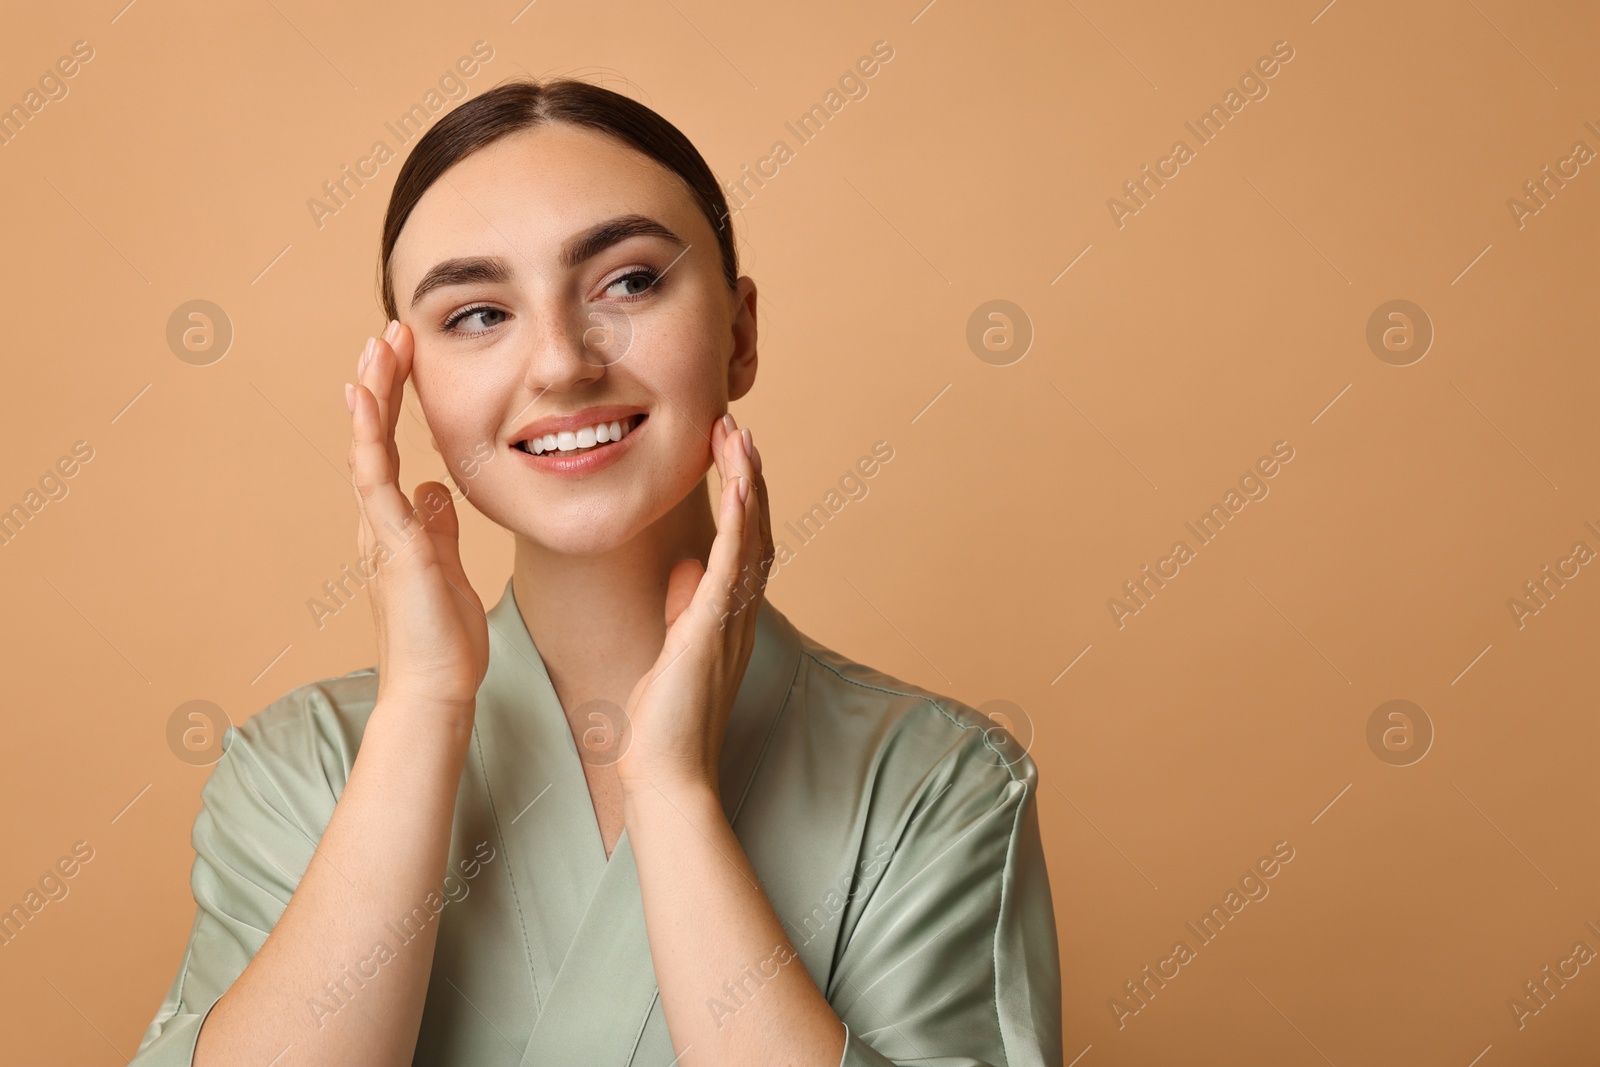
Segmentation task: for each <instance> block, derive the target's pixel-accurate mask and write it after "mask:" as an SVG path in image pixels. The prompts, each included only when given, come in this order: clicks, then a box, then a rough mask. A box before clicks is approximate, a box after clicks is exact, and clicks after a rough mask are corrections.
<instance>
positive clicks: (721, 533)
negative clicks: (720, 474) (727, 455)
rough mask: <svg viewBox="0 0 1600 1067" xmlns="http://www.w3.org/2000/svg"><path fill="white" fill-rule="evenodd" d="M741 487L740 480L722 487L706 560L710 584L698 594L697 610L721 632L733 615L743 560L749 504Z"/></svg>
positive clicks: (728, 482)
mask: <svg viewBox="0 0 1600 1067" xmlns="http://www.w3.org/2000/svg"><path fill="white" fill-rule="evenodd" d="M738 484H739V479H738V478H737V477H729V478H728V479H727V480H726V481H724V482H723V483H722V496H721V498H720V500H719V501H718V505H717V536H716V538H715V539H714V540H713V541H712V542H711V552H710V554H709V556H708V557H707V559H706V575H707V580H705V581H702V582H701V583H700V587H699V589H697V590H696V594H695V595H696V599H698V600H699V601H700V604H699V607H698V610H700V611H703V612H705V613H706V614H707V615H708V616H709V617H711V618H712V619H715V620H717V623H716V625H717V627H718V628H719V629H720V628H721V627H722V626H724V625H725V624H726V622H727V620H728V618H729V617H731V615H732V614H733V604H732V594H733V590H734V586H735V584H736V582H737V579H738V574H739V565H740V562H741V560H742V558H743V556H744V541H745V525H746V524H745V515H746V508H745V505H746V503H747V502H743V501H740V499H739V494H738Z"/></svg>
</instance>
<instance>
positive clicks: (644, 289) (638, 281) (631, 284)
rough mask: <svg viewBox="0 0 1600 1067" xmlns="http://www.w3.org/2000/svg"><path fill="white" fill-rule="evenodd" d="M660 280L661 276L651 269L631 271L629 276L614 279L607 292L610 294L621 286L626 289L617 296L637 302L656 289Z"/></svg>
mask: <svg viewBox="0 0 1600 1067" xmlns="http://www.w3.org/2000/svg"><path fill="white" fill-rule="evenodd" d="M660 280H661V275H659V274H657V273H656V272H655V271H653V270H651V269H650V268H649V267H638V268H636V269H634V270H631V271H629V272H628V273H627V274H624V275H622V276H621V277H619V278H616V279H614V280H613V281H612V282H611V284H610V285H607V286H606V292H608V293H609V292H611V290H613V289H615V288H616V287H617V286H619V285H621V286H623V287H624V289H623V291H622V292H621V293H618V294H616V295H618V296H620V297H621V298H622V299H624V300H637V299H639V298H640V297H642V296H645V295H647V294H648V293H649V292H650V290H652V289H654V288H655V286H656V283H657V282H659V281H660Z"/></svg>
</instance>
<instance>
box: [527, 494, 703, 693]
mask: <svg viewBox="0 0 1600 1067" xmlns="http://www.w3.org/2000/svg"><path fill="white" fill-rule="evenodd" d="M706 486H707V483H706V482H705V481H704V480H702V481H701V483H700V484H699V486H697V487H696V488H695V489H694V490H693V491H691V492H690V493H688V494H687V495H686V496H685V497H684V498H683V500H681V501H679V502H678V504H677V506H676V507H674V508H673V509H672V510H671V511H669V512H668V513H667V514H665V515H663V516H662V517H661V518H660V519H658V520H656V522H654V523H653V524H651V525H650V526H648V527H646V528H645V529H643V530H641V531H640V532H639V533H638V535H637V536H635V537H634V538H632V539H631V540H629V541H627V542H625V543H623V544H620V545H617V546H616V547H615V548H613V549H611V550H609V551H607V552H603V553H600V554H597V555H591V556H574V555H568V554H564V553H560V552H554V551H551V550H550V549H548V548H546V547H545V546H543V545H541V544H538V543H537V542H534V541H531V540H529V539H528V538H525V537H521V536H519V537H517V540H516V560H515V564H514V567H513V572H512V576H511V586H512V592H513V593H514V594H515V596H516V601H517V607H518V608H520V609H521V612H522V621H523V623H524V625H526V626H527V628H528V635H529V636H530V637H531V638H533V643H534V645H535V646H536V647H537V648H538V650H539V655H540V658H541V659H543V661H544V665H545V670H546V671H548V672H549V674H550V681H551V682H552V684H553V685H554V687H555V690H556V696H557V697H558V698H560V700H561V706H562V708H563V709H565V710H566V712H567V713H568V714H569V715H571V714H572V713H573V712H574V710H575V709H576V708H577V707H578V706H579V705H580V704H583V703H584V702H586V701H589V700H596V699H604V700H608V701H610V702H612V703H613V704H615V705H616V706H617V707H619V708H620V707H622V706H624V705H625V704H626V703H627V698H628V694H629V693H631V692H632V690H633V687H634V685H635V684H636V683H637V682H638V681H639V679H640V677H642V676H643V675H644V673H645V671H647V670H649V669H650V668H651V666H652V665H654V663H655V661H656V658H657V657H658V656H659V655H660V654H661V646H662V644H663V642H665V640H666V635H667V623H666V603H667V576H668V575H669V574H670V573H671V571H672V568H673V567H674V566H675V565H676V564H677V563H678V561H679V560H683V559H689V558H694V559H698V560H699V561H700V562H701V563H702V564H704V563H705V562H706V561H707V559H708V558H709V556H710V554H711V544H712V541H713V540H715V538H716V535H717V528H716V523H715V520H714V519H713V518H712V514H711V503H710V497H709V496H708V491H707V487H706Z"/></svg>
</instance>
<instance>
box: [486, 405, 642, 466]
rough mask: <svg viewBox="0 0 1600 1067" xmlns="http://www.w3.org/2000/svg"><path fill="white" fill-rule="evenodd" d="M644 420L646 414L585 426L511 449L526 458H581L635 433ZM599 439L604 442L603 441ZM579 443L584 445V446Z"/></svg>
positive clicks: (522, 443) (531, 439)
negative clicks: (520, 452) (525, 455)
mask: <svg viewBox="0 0 1600 1067" xmlns="http://www.w3.org/2000/svg"><path fill="white" fill-rule="evenodd" d="M647 418H649V415H648V414H641V415H629V416H628V417H627V418H624V419H613V420H612V421H611V422H603V423H596V424H595V425H593V426H586V427H584V428H583V429H581V430H577V431H572V430H564V431H562V432H561V433H556V434H545V435H544V436H543V437H532V438H529V439H528V440H526V441H518V442H517V443H516V444H515V445H513V446H512V447H513V448H517V449H520V450H521V451H523V452H526V453H528V454H529V455H530V456H550V457H552V458H564V457H567V456H581V455H583V454H584V453H585V452H594V451H596V450H598V449H602V448H607V447H609V446H611V445H614V444H616V443H617V442H618V441H620V440H622V439H623V438H624V437H627V436H628V435H629V434H630V433H632V432H633V431H635V430H637V429H638V428H639V427H640V426H641V425H642V424H643V423H644V420H645V419H647ZM601 438H604V440H602V439H601ZM583 442H588V443H587V444H585V443H583Z"/></svg>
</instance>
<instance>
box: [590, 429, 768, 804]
mask: <svg viewBox="0 0 1600 1067" xmlns="http://www.w3.org/2000/svg"><path fill="white" fill-rule="evenodd" d="M749 434H750V431H749V430H740V429H738V425H737V423H735V421H734V418H733V416H732V415H731V414H729V415H725V416H724V417H723V418H721V419H718V420H717V421H716V423H715V424H714V425H713V427H712V430H711V454H712V457H713V458H714V459H715V460H716V464H717V472H718V473H719V474H720V475H721V477H722V495H721V498H720V501H719V504H718V507H717V520H716V521H717V536H716V539H715V540H714V541H713V542H712V544H711V554H710V557H709V559H708V560H707V563H706V565H702V564H701V563H700V561H699V560H698V559H685V560H680V561H679V562H678V564H677V566H675V567H673V568H672V573H671V574H670V575H669V576H668V578H667V601H666V622H667V636H666V641H665V642H664V643H663V645H662V648H661V655H660V656H659V657H657V659H656V662H655V665H654V666H653V667H651V668H650V670H648V671H646V672H645V674H644V676H643V677H642V678H640V679H639V682H638V684H637V685H635V686H634V687H633V692H632V693H630V694H629V696H628V704H627V707H626V708H624V709H623V721H624V723H625V726H626V728H627V729H628V730H629V731H630V736H628V737H627V738H626V747H625V749H624V751H623V754H622V755H621V757H619V758H618V760H617V763H616V770H617V776H618V778H619V780H620V782H621V784H622V787H623V789H624V791H627V790H630V789H635V788H638V787H641V786H644V785H645V784H646V783H653V784H655V785H657V786H661V785H672V786H679V785H690V786H704V787H709V788H710V789H711V790H712V791H713V792H717V788H718V786H717V774H718V767H719V757H720V755H721V752H722V739H723V735H724V733H725V732H726V730H727V726H728V715H729V713H730V712H731V711H732V710H733V701H734V697H735V696H736V695H737V694H738V692H739V685H740V683H741V682H742V681H743V679H744V672H745V667H746V666H747V665H748V664H749V662H750V653H751V651H752V650H753V649H754V647H755V633H756V613H757V609H758V608H759V607H760V604H761V600H762V597H763V596H764V594H765V591H766V585H767V576H768V574H769V572H770V570H771V567H772V562H773V559H774V557H775V555H776V550H775V547H774V545H773V540H772V520H771V516H770V513H769V511H768V507H767V485H766V481H765V480H764V479H763V478H762V475H761V453H760V451H759V450H758V449H756V447H755V444H754V442H753V441H749ZM747 441H748V443H749V454H748V455H747V454H746V451H745V447H744V445H745V443H746V442H747ZM741 482H744V484H746V485H748V486H749V489H748V495H747V498H746V499H745V500H742V501H741V500H740V499H739V493H738V488H739V485H740V483H741Z"/></svg>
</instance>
